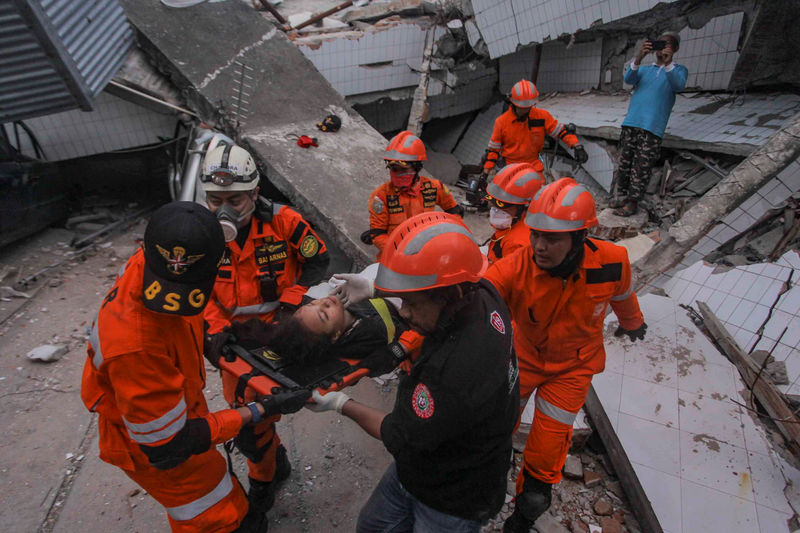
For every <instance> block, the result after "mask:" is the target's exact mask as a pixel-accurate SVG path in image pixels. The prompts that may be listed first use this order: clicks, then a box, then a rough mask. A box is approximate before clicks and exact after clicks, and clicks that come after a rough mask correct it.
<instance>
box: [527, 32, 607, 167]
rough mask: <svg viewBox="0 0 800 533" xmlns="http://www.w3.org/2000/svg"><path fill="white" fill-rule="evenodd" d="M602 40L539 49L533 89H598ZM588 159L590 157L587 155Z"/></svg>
mask: <svg viewBox="0 0 800 533" xmlns="http://www.w3.org/2000/svg"><path fill="white" fill-rule="evenodd" d="M602 52H603V39H602V38H600V39H597V40H595V41H591V42H586V43H576V44H573V45H572V46H571V47H569V48H568V47H567V46H566V45H565V44H564V43H563V42H562V41H551V42H548V43H545V44H543V45H542V55H541V58H540V59H539V73H538V76H537V78H536V85H537V88H538V89H539V91H540V92H542V93H544V92H552V91H562V92H579V91H582V90H584V89H591V88H594V87H597V86H598V84H599V83H600V65H601V60H602ZM590 157H591V155H590Z"/></svg>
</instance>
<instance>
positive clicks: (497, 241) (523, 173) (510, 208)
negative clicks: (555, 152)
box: [486, 163, 544, 263]
mask: <svg viewBox="0 0 800 533" xmlns="http://www.w3.org/2000/svg"><path fill="white" fill-rule="evenodd" d="M542 185H544V181H543V180H542V178H541V175H540V174H539V173H538V172H537V171H536V167H535V166H534V165H532V164H530V163H512V164H510V165H508V166H506V167H503V169H502V170H501V171H500V172H498V173H497V174H495V176H494V178H493V179H492V182H491V183H490V184H489V186H488V187H487V188H486V200H487V201H488V202H489V205H490V206H491V207H490V208H489V224H491V226H492V227H493V228H494V229H495V231H494V234H493V235H492V237H491V239H490V240H489V253H487V254H486V255H487V256H488V257H489V262H490V263H494V262H495V261H497V260H498V259H500V258H501V257H506V256H508V255H511V254H512V253H513V252H514V250H516V249H517V248H523V247H525V246H529V245H530V230H529V229H528V226H526V225H525V221H524V220H523V219H522V215H523V214H524V213H525V208H526V207H528V204H530V203H531V198H532V197H533V195H534V194H536V192H537V191H538V190H539V189H540V188H541V187H542Z"/></svg>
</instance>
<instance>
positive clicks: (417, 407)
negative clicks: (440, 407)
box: [411, 383, 434, 419]
mask: <svg viewBox="0 0 800 533" xmlns="http://www.w3.org/2000/svg"><path fill="white" fill-rule="evenodd" d="M411 407H413V408H414V412H415V413H416V414H417V416H418V417H420V418H426V419H427V418H430V417H432V416H433V409H434V405H433V395H432V394H431V391H430V389H428V387H427V386H426V385H425V384H424V383H418V384H417V386H416V387H414V394H412V395H411Z"/></svg>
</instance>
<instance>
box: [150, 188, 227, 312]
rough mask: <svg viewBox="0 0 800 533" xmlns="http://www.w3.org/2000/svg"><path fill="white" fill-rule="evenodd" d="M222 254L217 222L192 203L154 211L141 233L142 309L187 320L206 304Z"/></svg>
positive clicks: (172, 204)
mask: <svg viewBox="0 0 800 533" xmlns="http://www.w3.org/2000/svg"><path fill="white" fill-rule="evenodd" d="M224 251H225V239H224V237H223V236H222V227H221V226H220V225H219V221H218V220H217V218H216V217H215V216H214V215H213V214H212V213H211V211H209V210H208V209H206V208H205V207H203V206H201V205H200V204H196V203H194V202H172V203H169V204H167V205H165V206H163V207H160V208H159V209H158V210H157V211H156V212H155V213H153V216H152V217H151V218H150V222H149V223H148V224H147V229H145V231H144V265H145V268H144V284H143V285H142V300H143V302H144V305H145V307H147V308H148V309H150V310H151V311H155V312H157V313H167V314H172V315H183V316H191V315H196V314H198V313H201V312H202V311H203V309H204V308H205V306H206V304H207V303H208V299H209V297H210V295H211V290H212V289H213V288H214V282H215V281H216V277H217V269H218V268H219V264H220V262H221V260H222V254H223V252H224Z"/></svg>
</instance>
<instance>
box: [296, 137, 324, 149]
mask: <svg viewBox="0 0 800 533" xmlns="http://www.w3.org/2000/svg"><path fill="white" fill-rule="evenodd" d="M297 146H299V147H300V148H308V147H309V146H319V145H318V144H317V140H316V139H315V138H313V137H309V136H308V135H301V136H300V137H299V138H298V139H297Z"/></svg>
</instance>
